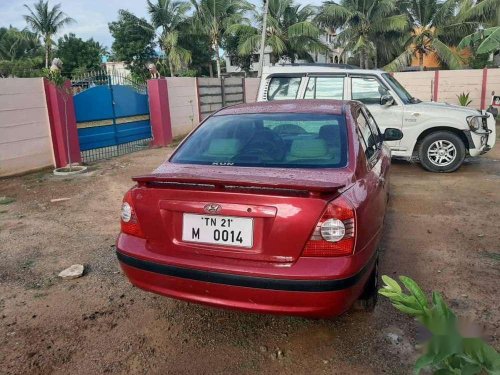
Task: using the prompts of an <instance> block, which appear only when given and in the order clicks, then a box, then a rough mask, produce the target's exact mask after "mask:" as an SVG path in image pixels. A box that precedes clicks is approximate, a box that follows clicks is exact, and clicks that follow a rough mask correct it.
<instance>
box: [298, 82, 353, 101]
mask: <svg viewBox="0 0 500 375" xmlns="http://www.w3.org/2000/svg"><path fill="white" fill-rule="evenodd" d="M343 98H344V77H342V76H338V77H310V78H309V82H308V83H307V89H306V93H305V95H304V99H340V100H342V99H343Z"/></svg>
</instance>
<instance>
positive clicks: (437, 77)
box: [394, 69, 500, 109]
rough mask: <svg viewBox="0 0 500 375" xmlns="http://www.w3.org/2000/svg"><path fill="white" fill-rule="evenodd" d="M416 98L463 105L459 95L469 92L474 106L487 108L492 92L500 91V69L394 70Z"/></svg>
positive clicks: (471, 105)
mask: <svg viewBox="0 0 500 375" xmlns="http://www.w3.org/2000/svg"><path fill="white" fill-rule="evenodd" d="M394 77H395V78H396V79H397V80H398V81H399V82H401V84H402V85H403V86H404V87H405V88H406V89H407V90H408V91H409V92H410V93H411V94H412V95H413V96H415V97H416V98H419V99H421V100H423V101H429V100H434V101H438V102H446V103H450V104H459V102H458V98H457V96H458V95H460V94H461V93H465V94H467V93H469V97H470V100H472V102H471V104H470V105H469V106H470V107H472V108H481V109H486V108H488V106H489V105H490V103H491V92H492V91H495V92H496V93H497V95H498V93H500V69H487V70H486V71H485V70H483V69H464V70H440V71H425V72H403V73H394Z"/></svg>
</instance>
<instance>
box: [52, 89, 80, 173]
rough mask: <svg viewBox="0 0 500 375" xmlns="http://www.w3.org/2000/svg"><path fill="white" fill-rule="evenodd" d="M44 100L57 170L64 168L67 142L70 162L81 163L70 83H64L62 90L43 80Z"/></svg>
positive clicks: (67, 161) (66, 160) (66, 156)
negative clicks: (65, 99)
mask: <svg viewBox="0 0 500 375" xmlns="http://www.w3.org/2000/svg"><path fill="white" fill-rule="evenodd" d="M43 84H44V88H45V99H46V101H47V111H48V114H49V122H50V135H51V138H52V148H53V150H54V161H55V165H56V167H57V168H61V167H65V166H67V165H68V164H69V160H68V140H69V146H70V150H71V155H70V156H71V162H72V163H81V161H82V158H81V155H80V142H79V141H78V129H77V127H76V117H75V106H74V103H73V96H72V94H71V82H70V81H66V82H65V83H64V86H63V88H58V87H56V86H55V85H54V84H53V83H51V82H49V81H47V80H44V82H43ZM65 95H67V102H66V112H67V120H68V135H66V122H65V118H64V116H65V109H64V99H63V96H65Z"/></svg>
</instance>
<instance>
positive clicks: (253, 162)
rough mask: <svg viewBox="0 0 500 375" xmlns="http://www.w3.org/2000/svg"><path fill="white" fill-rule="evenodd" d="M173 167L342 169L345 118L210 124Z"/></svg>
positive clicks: (243, 118) (270, 117)
mask: <svg viewBox="0 0 500 375" xmlns="http://www.w3.org/2000/svg"><path fill="white" fill-rule="evenodd" d="M170 161H171V162H172V163H181V164H208V165H234V166H249V167H250V166H255V167H277V168H340V167H344V166H346V164H347V130H346V125H345V118H344V116H343V115H327V114H311V113H272V114H264V113H261V114H244V115H243V114H242V115H222V116H214V117H210V118H209V119H207V120H206V121H205V122H204V123H203V124H202V125H201V126H200V127H199V128H198V129H197V130H196V131H195V132H194V133H193V134H192V135H191V136H190V137H189V138H188V139H187V140H186V141H185V142H184V143H183V144H182V145H181V146H180V147H179V149H178V150H177V151H176V153H175V154H174V155H173V156H172V158H171V160H170Z"/></svg>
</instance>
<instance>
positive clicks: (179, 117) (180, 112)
mask: <svg viewBox="0 0 500 375" xmlns="http://www.w3.org/2000/svg"><path fill="white" fill-rule="evenodd" d="M166 80H167V87H168V100H169V103H170V120H171V123H172V135H173V136H174V137H177V136H180V135H184V134H186V133H189V132H190V131H191V130H192V129H194V127H195V126H196V125H198V98H197V93H196V78H190V77H185V78H181V77H170V78H166Z"/></svg>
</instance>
